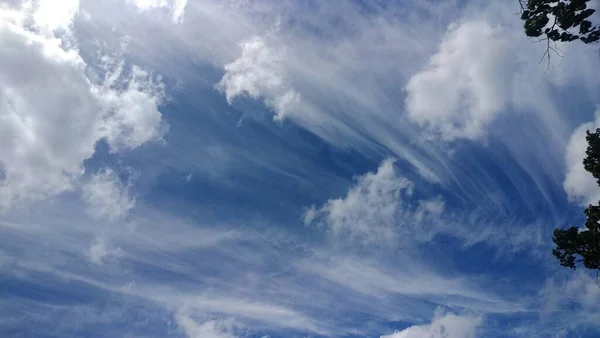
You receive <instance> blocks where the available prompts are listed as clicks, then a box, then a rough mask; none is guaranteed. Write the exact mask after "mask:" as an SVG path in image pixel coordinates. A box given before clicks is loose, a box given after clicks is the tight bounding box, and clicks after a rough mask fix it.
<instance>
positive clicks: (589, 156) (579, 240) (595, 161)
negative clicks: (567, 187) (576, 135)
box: [552, 128, 600, 270]
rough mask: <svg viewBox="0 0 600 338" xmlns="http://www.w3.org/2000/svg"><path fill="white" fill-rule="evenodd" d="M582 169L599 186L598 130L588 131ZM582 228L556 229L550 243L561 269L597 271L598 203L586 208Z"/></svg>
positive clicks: (599, 240) (599, 250) (599, 266)
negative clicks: (563, 267) (562, 267)
mask: <svg viewBox="0 0 600 338" xmlns="http://www.w3.org/2000/svg"><path fill="white" fill-rule="evenodd" d="M586 140H587V142H588V147H587V150H586V152H585V154H586V157H585V158H584V160H583V166H584V168H585V170H586V171H588V172H589V173H590V174H592V176H594V178H596V182H597V183H598V185H600V128H599V129H596V131H595V132H593V133H592V132H590V131H589V130H588V132H587V136H586ZM584 213H585V216H586V221H585V228H584V229H578V228H577V227H571V228H569V229H556V230H554V236H552V240H553V241H554V244H556V247H555V248H554V250H552V254H553V255H554V256H555V257H556V258H558V260H559V261H560V265H562V266H565V267H568V268H571V269H575V268H576V266H577V263H582V264H583V266H584V267H586V268H588V269H594V270H600V202H599V204H598V205H591V204H590V205H589V206H588V207H587V208H586V209H585V211H584Z"/></svg>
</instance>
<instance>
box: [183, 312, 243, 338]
mask: <svg viewBox="0 0 600 338" xmlns="http://www.w3.org/2000/svg"><path fill="white" fill-rule="evenodd" d="M175 320H176V321H177V324H179V326H180V327H181V328H182V329H183V331H184V332H185V333H186V335H187V336H188V337H189V338H236V337H237V335H235V334H234V331H235V322H234V321H233V320H214V319H213V320H208V321H206V322H203V323H198V322H196V321H195V320H194V319H193V318H192V317H191V316H190V314H188V313H186V312H185V311H179V312H177V313H176V314H175Z"/></svg>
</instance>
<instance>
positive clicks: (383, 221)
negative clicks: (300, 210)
mask: <svg viewBox="0 0 600 338" xmlns="http://www.w3.org/2000/svg"><path fill="white" fill-rule="evenodd" d="M412 188H413V183H412V182H410V181H409V180H407V179H405V178H402V177H400V176H399V175H398V174H397V173H396V169H395V168H394V160H392V159H388V160H385V161H383V162H382V163H381V166H380V167H379V168H378V170H377V172H376V173H367V174H365V175H363V176H360V177H358V178H357V180H356V184H355V185H354V186H353V187H351V188H350V189H349V190H348V194H347V195H346V196H345V197H343V198H336V199H330V200H329V201H327V203H325V205H323V206H322V207H321V208H319V209H316V208H315V207H312V208H310V209H309V210H307V211H306V213H305V216H304V223H305V224H310V223H312V222H314V221H315V220H316V219H319V221H321V222H322V223H323V224H324V225H325V226H326V227H327V229H328V230H329V231H330V232H331V233H332V234H333V235H334V236H335V237H339V238H347V239H350V240H351V241H359V242H362V243H364V244H375V243H386V242H390V241H394V240H395V237H396V234H395V232H394V227H395V224H396V219H397V216H398V215H397V214H398V212H399V210H400V202H401V200H402V196H410V195H411V194H412Z"/></svg>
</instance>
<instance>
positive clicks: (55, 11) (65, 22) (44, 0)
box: [33, 0, 79, 30]
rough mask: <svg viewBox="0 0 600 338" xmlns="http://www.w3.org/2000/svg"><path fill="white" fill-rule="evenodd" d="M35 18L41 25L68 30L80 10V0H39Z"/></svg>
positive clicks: (35, 2) (52, 28)
mask: <svg viewBox="0 0 600 338" xmlns="http://www.w3.org/2000/svg"><path fill="white" fill-rule="evenodd" d="M33 5H34V6H35V7H36V10H35V12H34V15H33V19H34V21H35V22H36V24H37V25H38V26H40V27H46V28H47V29H50V30H56V29H59V28H61V29H63V30H67V29H68V28H69V26H70V25H71V23H72V21H73V18H74V17H75V15H76V14H77V12H78V11H79V0H60V1H56V0H37V1H34V2H33Z"/></svg>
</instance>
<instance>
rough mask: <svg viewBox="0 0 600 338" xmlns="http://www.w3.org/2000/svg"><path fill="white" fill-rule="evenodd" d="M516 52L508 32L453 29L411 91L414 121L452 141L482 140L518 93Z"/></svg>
mask: <svg viewBox="0 0 600 338" xmlns="http://www.w3.org/2000/svg"><path fill="white" fill-rule="evenodd" d="M513 50H514V47H513V46H512V45H511V44H510V40H509V38H508V36H507V35H506V34H505V32H504V31H503V30H502V29H501V28H498V27H494V26H492V25H490V24H489V23H487V22H484V21H469V22H462V23H458V24H455V25H451V26H450V28H449V29H448V32H447V33H446V36H445V37H444V39H443V41H442V43H441V45H440V49H439V51H438V52H437V54H435V55H433V56H432V57H431V59H430V60H429V62H428V64H427V65H426V66H425V67H424V68H423V69H421V71H419V72H418V73H417V74H415V75H414V76H413V77H412V78H411V79H410V80H409V81H408V83H407V85H406V87H405V89H406V92H407V98H406V108H407V112H408V116H409V118H410V119H412V120H413V121H415V122H417V123H419V124H421V125H424V126H428V127H430V128H431V129H433V130H435V131H437V132H439V134H440V136H441V137H442V138H444V139H446V140H452V139H456V138H467V139H476V138H478V137H481V136H482V135H484V133H485V127H486V126H487V125H488V124H489V123H490V122H491V121H492V120H493V119H494V117H495V116H496V115H497V114H498V113H500V111H501V110H502V109H503V108H504V107H505V106H506V104H507V102H508V100H509V99H510V96H511V94H512V82H513V74H514V72H513V71H512V70H513V69H514V64H515V59H516V58H515V55H514V53H513V52H512V51H513Z"/></svg>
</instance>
